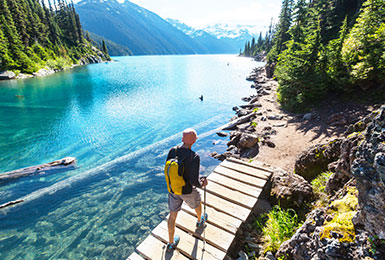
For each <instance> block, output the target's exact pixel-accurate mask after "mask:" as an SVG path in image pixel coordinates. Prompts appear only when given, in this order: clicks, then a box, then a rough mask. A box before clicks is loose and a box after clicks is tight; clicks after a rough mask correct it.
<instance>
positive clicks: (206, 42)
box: [166, 18, 239, 54]
mask: <svg viewBox="0 0 385 260" xmlns="http://www.w3.org/2000/svg"><path fill="white" fill-rule="evenodd" d="M166 21H167V22H169V23H170V24H172V25H173V26H174V27H175V28H177V29H178V30H180V31H182V32H184V33H185V34H186V35H188V36H190V37H191V38H192V39H194V40H195V41H196V42H198V43H199V44H200V45H202V46H204V47H206V48H207V49H208V51H209V53H214V54H215V53H237V52H238V51H239V49H238V48H234V46H233V45H232V44H229V43H227V42H226V41H223V40H221V39H218V38H217V37H215V36H213V35H211V34H209V33H207V32H206V31H204V30H199V29H194V28H192V27H190V26H188V25H186V24H184V23H182V22H181V21H179V20H175V19H170V18H167V19H166Z"/></svg>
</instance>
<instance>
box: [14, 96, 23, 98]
mask: <svg viewBox="0 0 385 260" xmlns="http://www.w3.org/2000/svg"><path fill="white" fill-rule="evenodd" d="M15 97H17V98H24V96H23V95H15Z"/></svg>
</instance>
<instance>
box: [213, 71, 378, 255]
mask: <svg viewBox="0 0 385 260" xmlns="http://www.w3.org/2000/svg"><path fill="white" fill-rule="evenodd" d="M247 80H249V81H251V82H252V85H251V87H252V88H255V89H256V94H255V95H252V96H249V97H245V98H243V99H242V100H243V101H244V102H246V104H243V105H240V106H237V107H234V108H233V110H234V111H235V113H236V116H234V117H233V118H232V119H231V121H230V123H229V124H228V125H227V126H226V127H225V128H223V130H227V131H230V132H229V133H227V132H224V131H220V132H217V134H218V136H219V137H222V138H223V137H229V138H230V140H229V142H228V143H227V146H228V148H227V151H226V152H224V153H222V154H218V153H216V152H214V153H212V154H211V156H212V157H214V158H216V159H219V160H225V159H226V158H229V157H236V158H240V159H243V160H248V161H253V160H258V161H260V162H263V163H266V162H267V163H268V164H267V165H269V164H272V165H276V163H277V164H281V165H278V166H281V167H282V168H284V169H281V168H279V167H273V169H274V174H273V176H272V178H271V182H270V185H269V187H268V190H267V191H266V194H265V196H266V198H265V200H264V202H263V204H264V205H263V206H261V207H260V209H259V211H260V213H262V212H268V211H269V210H270V209H271V208H272V206H273V205H277V204H278V205H280V207H282V208H283V209H288V208H293V209H295V210H300V211H301V210H303V209H304V208H309V209H308V210H307V212H308V213H307V215H306V218H305V219H304V222H303V224H302V226H301V227H300V228H299V229H298V230H297V231H296V233H295V234H294V235H293V236H292V237H291V239H289V240H287V241H286V242H284V243H283V244H282V245H281V246H280V248H279V250H278V251H277V252H263V251H264V249H263V246H264V245H263V242H261V234H258V233H257V232H256V231H255V226H253V223H246V224H245V225H244V227H243V228H242V229H241V230H240V231H239V234H238V237H239V239H238V240H239V241H238V243H237V245H238V246H237V248H238V250H239V249H241V248H242V250H240V251H237V252H232V257H233V258H234V259H239V260H242V259H261V260H262V259H263V260H266V259H269V260H273V259H300V260H305V259H306V260H307V259H309V260H310V259H328V260H329V259H330V260H332V259H333V260H334V259H366V260H369V259H375V260H377V259H384V258H382V257H383V255H384V254H385V222H384V219H385V211H384V207H385V206H384V205H385V199H384V198H385V196H384V195H385V184H384V183H385V146H384V144H385V106H381V107H380V106H379V105H378V106H373V107H370V108H368V109H361V111H359V109H358V110H357V111H356V110H355V109H354V108H353V109H352V108H345V110H341V109H339V108H336V107H337V106H336V105H335V101H333V102H331V104H330V105H329V104H328V105H326V107H327V110H326V112H325V113H322V111H321V112H320V111H315V110H313V111H312V112H311V113H307V114H301V115H294V114H290V113H287V112H285V111H282V110H281V109H280V108H279V105H278V103H277V100H276V96H275V93H276V90H277V82H276V81H275V80H272V79H270V78H268V77H267V75H266V71H265V69H264V68H256V69H255V70H254V71H253V73H252V74H251V75H250V76H249V77H247ZM354 105H355V104H354ZM355 106H356V105H355ZM364 115H366V116H364ZM312 131H313V132H314V133H313V134H312V135H311V134H309V133H310V132H312ZM295 135H297V136H295ZM302 139H303V140H302ZM297 140H298V141H297ZM281 152H283V153H284V154H280V153H281ZM281 160H287V162H286V163H285V164H283V163H282V162H281ZM289 165H290V166H289ZM326 171H329V172H330V173H331V176H330V177H329V178H328V180H327V182H326V187H325V196H326V197H327V199H326V202H324V203H326V205H319V201H317V198H316V197H317V196H318V195H316V194H315V191H314V190H313V187H312V184H311V183H310V182H311V181H312V180H313V179H314V178H316V177H317V176H318V175H320V174H321V173H323V172H326ZM341 205H342V206H341ZM346 207H347V208H348V210H346ZM341 208H343V209H344V210H346V212H345V211H344V212H341ZM340 218H342V219H343V221H345V223H342V224H339V225H340V226H338V228H336V227H335V225H336V224H335V223H336V222H337V223H338V221H340V220H339V219H340ZM254 219H255V218H254ZM341 221H342V220H341ZM344 225H346V226H344ZM246 248H247V250H246ZM246 252H247V253H246Z"/></svg>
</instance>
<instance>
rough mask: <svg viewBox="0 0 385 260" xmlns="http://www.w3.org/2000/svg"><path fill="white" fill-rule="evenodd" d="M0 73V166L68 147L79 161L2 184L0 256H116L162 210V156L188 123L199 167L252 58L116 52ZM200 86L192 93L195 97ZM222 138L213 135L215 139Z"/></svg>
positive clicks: (243, 87)
mask: <svg viewBox="0 0 385 260" xmlns="http://www.w3.org/2000/svg"><path fill="white" fill-rule="evenodd" d="M115 59H116V62H109V63H103V64H94V65H88V66H83V67H78V68H75V69H73V70H69V71H65V72H61V73H56V74H54V75H51V76H48V77H44V78H33V79H27V80H13V81H6V82H0V172H5V171H10V170H13V169H17V168H22V167H26V166H31V165H36V164H40V163H45V162H49V161H52V160H56V159H59V158H63V157H66V156H73V157H76V158H77V161H78V166H79V168H78V169H76V170H73V171H67V172H62V173H56V174H47V175H40V176H31V177H26V178H22V179H18V180H17V181H13V182H8V183H2V184H0V204H2V203H5V202H8V201H11V200H16V199H19V198H22V199H24V200H25V202H24V203H21V204H19V205H18V206H15V207H12V208H9V209H4V210H1V211H0V259H125V258H127V257H128V256H129V255H130V254H131V253H132V252H133V250H134V248H135V247H136V246H137V245H138V243H140V241H141V240H143V239H144V238H145V237H146V236H147V235H148V234H149V233H150V230H151V229H153V228H154V227H155V226H156V225H157V224H159V223H160V222H161V220H162V219H164V217H165V216H166V215H167V188H166V185H165V181H164V175H163V164H164V160H165V156H166V155H167V152H168V150H169V148H170V147H172V146H174V145H177V144H180V139H181V131H183V129H185V128H188V127H193V128H195V129H196V130H197V131H198V134H199V137H200V138H199V140H198V142H197V143H196V144H195V145H194V147H193V150H195V151H197V152H198V153H199V154H200V155H201V165H202V166H201V172H202V173H206V174H208V173H210V171H211V170H212V169H213V168H214V167H215V166H216V165H217V164H218V163H219V162H218V161H216V160H214V159H212V158H210V157H209V154H210V153H211V152H213V151H217V152H223V151H224V150H225V149H226V141H227V140H226V139H220V138H219V137H217V136H216V134H215V129H216V128H217V127H219V126H221V125H223V124H225V123H227V122H228V121H229V119H230V118H231V117H232V116H233V111H232V109H231V108H232V107H233V106H235V105H239V104H240V103H241V100H240V98H241V97H243V96H246V95H248V94H251V93H253V91H252V89H251V88H250V83H249V82H247V81H246V80H245V78H246V76H247V75H248V74H249V73H250V72H251V70H252V68H254V67H255V66H258V65H261V64H258V63H256V62H254V61H252V60H250V59H247V58H240V57H235V56H231V55H213V56H210V55H209V56H142V57H117V58H115ZM200 95H203V97H204V100H203V102H201V101H200V100H199V99H198V97H199V96H200ZM216 140H221V141H220V142H219V143H217V144H216V145H213V142H214V141H216Z"/></svg>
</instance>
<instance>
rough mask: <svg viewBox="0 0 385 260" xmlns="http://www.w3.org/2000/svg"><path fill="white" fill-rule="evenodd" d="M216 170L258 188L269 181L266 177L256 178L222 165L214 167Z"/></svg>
mask: <svg viewBox="0 0 385 260" xmlns="http://www.w3.org/2000/svg"><path fill="white" fill-rule="evenodd" d="M214 172H216V173H218V174H221V175H224V176H226V177H229V178H232V179H235V180H237V181H240V182H243V183H246V184H248V185H252V186H254V187H258V188H263V187H264V186H265V184H266V181H267V180H265V179H260V178H255V177H253V176H250V175H246V174H243V173H240V172H238V171H235V170H232V169H229V168H226V167H223V166H221V165H219V166H217V167H216V168H215V169H214Z"/></svg>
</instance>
